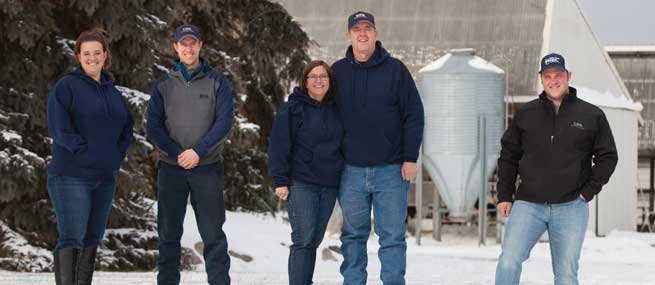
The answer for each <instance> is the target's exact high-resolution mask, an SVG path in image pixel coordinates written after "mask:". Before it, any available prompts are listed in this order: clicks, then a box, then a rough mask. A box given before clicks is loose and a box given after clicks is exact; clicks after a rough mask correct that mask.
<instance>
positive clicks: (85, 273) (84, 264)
mask: <svg viewBox="0 0 655 285" xmlns="http://www.w3.org/2000/svg"><path fill="white" fill-rule="evenodd" d="M97 252H98V247H96V246H94V247H85V248H83V249H82V251H81V252H80V257H79V259H78V261H77V278H76V279H77V283H75V284H76V285H91V280H92V279H93V270H94V269H95V265H96V253H97Z"/></svg>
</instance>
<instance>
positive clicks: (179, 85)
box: [146, 58, 234, 165]
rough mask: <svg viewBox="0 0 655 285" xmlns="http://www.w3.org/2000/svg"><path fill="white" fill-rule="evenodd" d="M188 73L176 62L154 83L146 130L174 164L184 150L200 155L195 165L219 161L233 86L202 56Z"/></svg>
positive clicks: (230, 112) (228, 124) (229, 122)
mask: <svg viewBox="0 0 655 285" xmlns="http://www.w3.org/2000/svg"><path fill="white" fill-rule="evenodd" d="M190 74H191V75H189V73H187V71H186V70H185V68H184V65H182V64H179V63H178V64H177V65H176V67H175V68H173V69H171V70H170V71H169V72H168V74H165V75H164V76H162V77H161V78H159V80H157V81H156V82H155V85H154V87H153V88H152V94H151V97H150V104H149V105H148V115H147V116H148V118H147V123H146V133H147V135H148V138H149V139H150V141H152V142H153V143H154V144H155V146H156V147H157V149H159V152H160V155H159V159H160V160H161V161H163V162H166V163H169V164H173V165H177V156H178V155H179V154H180V153H181V152H182V151H184V150H186V149H193V150H194V151H195V152H196V153H197V154H198V156H200V162H199V163H198V165H206V164H210V163H214V162H217V161H222V160H223V157H222V154H221V153H222V150H223V145H224V142H225V140H226V139H227V136H228V133H229V131H230V128H231V127H232V122H233V120H234V102H233V96H232V88H231V87H230V83H229V81H228V80H227V77H225V75H223V74H222V73H220V72H217V71H215V70H213V69H212V68H211V67H209V65H208V63H207V61H206V60H205V59H203V58H201V59H200V66H199V67H198V68H196V69H195V70H194V71H192V72H190ZM186 78H188V80H187V79H186Z"/></svg>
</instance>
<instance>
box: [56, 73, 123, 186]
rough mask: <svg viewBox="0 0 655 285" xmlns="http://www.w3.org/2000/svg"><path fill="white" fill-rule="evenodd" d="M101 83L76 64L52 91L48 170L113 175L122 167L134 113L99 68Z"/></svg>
mask: <svg viewBox="0 0 655 285" xmlns="http://www.w3.org/2000/svg"><path fill="white" fill-rule="evenodd" d="M100 82H101V83H98V82H97V81H95V80H93V78H91V77H89V76H87V75H86V74H85V73H84V71H83V70H82V68H81V67H79V66H78V67H77V68H76V69H75V70H74V71H72V72H70V73H68V74H67V75H65V76H64V77H63V78H62V79H60V80H59V81H58V82H57V83H56V84H55V86H54V88H53V89H52V91H50V95H48V131H49V133H50V136H51V137H52V139H53V142H52V161H51V162H50V165H49V166H48V173H50V174H55V175H64V176H75V177H85V178H111V177H114V175H115V173H116V171H117V170H118V168H119V167H120V165H121V162H122V161H123V158H125V154H126V152H127V147H128V146H129V144H130V142H131V141H132V125H133V121H132V116H131V115H130V112H129V110H128V109H127V104H126V102H125V101H124V100H123V97H122V95H121V93H120V92H119V91H118V90H117V89H116V88H115V87H114V85H113V84H112V81H111V79H110V78H109V76H108V75H107V74H105V73H102V74H101V76H100Z"/></svg>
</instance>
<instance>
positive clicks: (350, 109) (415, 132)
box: [332, 41, 423, 166]
mask: <svg viewBox="0 0 655 285" xmlns="http://www.w3.org/2000/svg"><path fill="white" fill-rule="evenodd" d="M332 70H333V71H334V74H335V76H336V79H337V83H338V86H339V92H338V94H337V108H338V109H339V113H340V115H341V121H342V122H343V125H344V127H345V131H346V133H345V137H344V141H343V152H344V156H345V159H346V163H347V164H349V165H354V166H375V165H381V164H400V163H403V162H416V160H417V159H418V153H419V148H420V146H421V141H422V140H423V103H421V98H420V96H419V94H418V90H417V89H416V84H415V83H414V79H412V75H411V74H410V73H409V70H407V67H405V65H404V64H403V63H402V62H400V60H398V59H396V58H393V57H391V56H390V55H389V53H388V52H387V51H386V50H385V49H384V48H383V47H382V44H380V42H379V41H378V42H376V46H375V53H373V55H372V56H371V58H369V60H368V61H366V62H362V63H360V62H357V61H356V60H355V58H354V56H353V51H352V47H348V50H347V52H346V57H345V58H343V59H341V60H339V61H337V62H335V63H334V64H333V65H332Z"/></svg>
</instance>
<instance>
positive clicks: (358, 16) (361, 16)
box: [354, 13, 366, 20]
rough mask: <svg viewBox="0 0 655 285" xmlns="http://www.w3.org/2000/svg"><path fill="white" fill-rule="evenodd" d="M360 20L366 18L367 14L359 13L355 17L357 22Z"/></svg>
mask: <svg viewBox="0 0 655 285" xmlns="http://www.w3.org/2000/svg"><path fill="white" fill-rule="evenodd" d="M359 18H366V14H364V13H359V14H357V15H355V17H354V19H355V20H357V19H359Z"/></svg>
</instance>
